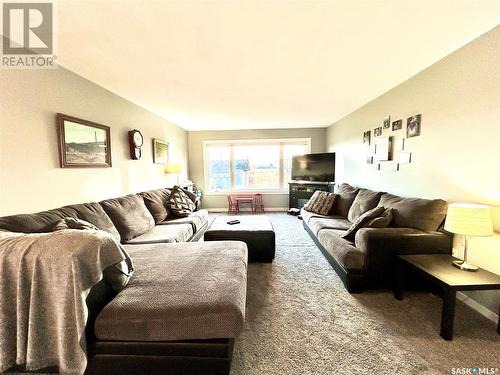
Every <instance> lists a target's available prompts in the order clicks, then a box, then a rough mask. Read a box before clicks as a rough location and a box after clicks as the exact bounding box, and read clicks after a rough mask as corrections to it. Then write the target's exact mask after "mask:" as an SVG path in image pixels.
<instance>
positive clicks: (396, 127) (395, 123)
mask: <svg viewBox="0 0 500 375" xmlns="http://www.w3.org/2000/svg"><path fill="white" fill-rule="evenodd" d="M402 128H403V120H396V121H393V122H392V131H396V130H400V129H402Z"/></svg>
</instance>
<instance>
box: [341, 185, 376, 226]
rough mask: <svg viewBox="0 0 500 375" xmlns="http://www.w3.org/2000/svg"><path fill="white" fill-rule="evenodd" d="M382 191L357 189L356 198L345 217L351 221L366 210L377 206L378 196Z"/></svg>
mask: <svg viewBox="0 0 500 375" xmlns="http://www.w3.org/2000/svg"><path fill="white" fill-rule="evenodd" d="M382 194H383V193H381V192H379V191H371V190H368V189H359V192H358V194H357V195H356V198H354V201H353V202H352V205H351V208H349V212H348V214H347V219H348V220H349V221H350V222H351V223H353V222H355V221H356V219H357V218H358V217H360V216H361V215H363V214H364V213H365V212H366V211H368V210H371V209H372V208H375V207H377V204H378V202H379V201H380V197H381V195H382Z"/></svg>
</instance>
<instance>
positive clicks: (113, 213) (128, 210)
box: [100, 194, 155, 242]
mask: <svg viewBox="0 0 500 375" xmlns="http://www.w3.org/2000/svg"><path fill="white" fill-rule="evenodd" d="M100 204H101V206H102V208H103V209H104V211H106V213H107V214H108V216H109V217H110V218H111V221H113V223H114V224H115V227H116V229H118V232H120V236H121V238H122V241H123V242H127V241H130V240H131V239H132V238H135V237H137V236H140V235H141V234H144V233H146V232H147V231H148V230H150V229H151V228H153V227H154V226H155V219H153V216H152V215H151V213H150V212H149V211H148V209H147V208H146V205H145V204H144V199H143V198H142V197H141V196H140V195H137V194H131V195H126V196H124V197H120V198H115V199H107V200H105V201H102V202H100Z"/></svg>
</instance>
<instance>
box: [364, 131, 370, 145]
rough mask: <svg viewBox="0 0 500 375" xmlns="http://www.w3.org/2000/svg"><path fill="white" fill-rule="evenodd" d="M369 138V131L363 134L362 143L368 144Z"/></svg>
mask: <svg viewBox="0 0 500 375" xmlns="http://www.w3.org/2000/svg"><path fill="white" fill-rule="evenodd" d="M370 138H371V131H370V130H368V131H366V132H364V133H363V143H368V144H370Z"/></svg>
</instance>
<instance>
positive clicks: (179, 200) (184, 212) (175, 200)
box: [167, 186, 196, 217]
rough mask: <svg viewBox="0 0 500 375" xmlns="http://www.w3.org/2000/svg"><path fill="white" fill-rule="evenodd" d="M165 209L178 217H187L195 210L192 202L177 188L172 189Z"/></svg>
mask: <svg viewBox="0 0 500 375" xmlns="http://www.w3.org/2000/svg"><path fill="white" fill-rule="evenodd" d="M167 207H168V209H169V210H170V212H172V214H174V215H175V216H179V217H186V216H189V215H190V214H191V213H192V212H193V211H194V210H195V209H196V205H195V204H194V202H193V201H192V200H191V198H189V197H188V195H187V194H186V193H185V192H184V191H183V190H182V189H181V188H180V187H179V186H174V188H173V189H172V193H171V194H170V197H169V198H168V201H167Z"/></svg>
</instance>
